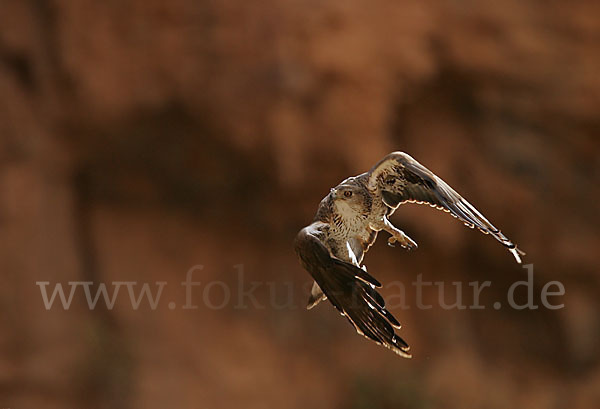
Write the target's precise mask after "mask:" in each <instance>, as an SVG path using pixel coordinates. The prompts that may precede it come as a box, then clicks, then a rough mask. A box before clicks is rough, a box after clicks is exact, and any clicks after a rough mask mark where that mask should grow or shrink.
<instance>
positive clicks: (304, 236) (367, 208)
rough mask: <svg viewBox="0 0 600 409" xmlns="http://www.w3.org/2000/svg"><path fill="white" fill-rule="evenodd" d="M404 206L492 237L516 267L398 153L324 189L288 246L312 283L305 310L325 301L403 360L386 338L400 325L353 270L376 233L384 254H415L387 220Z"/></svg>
mask: <svg viewBox="0 0 600 409" xmlns="http://www.w3.org/2000/svg"><path fill="white" fill-rule="evenodd" d="M404 203H419V204H428V205H430V206H432V207H435V208H437V209H439V210H443V211H445V212H448V213H450V214H451V215H452V216H454V217H456V218H457V219H459V220H460V221H462V222H463V223H464V224H465V225H466V226H468V227H471V228H477V229H478V230H479V231H481V232H483V233H485V234H489V235H491V236H492V237H494V238H495V239H496V240H498V241H499V242H500V243H501V244H502V245H503V246H504V247H506V248H507V249H508V250H509V251H510V252H511V253H512V255H513V256H514V258H515V259H516V261H517V262H518V263H521V256H522V255H524V254H525V253H523V252H522V251H521V250H519V249H517V247H516V246H515V244H513V243H512V242H511V241H510V240H509V239H508V238H507V237H506V236H505V235H504V234H502V233H501V232H500V230H498V229H497V228H496V227H494V225H492V223H490V221H489V220H488V219H486V218H485V216H483V215H482V214H481V213H480V212H479V211H478V210H477V209H475V207H473V205H471V204H470V203H469V202H467V201H466V200H465V199H464V198H463V197H462V196H461V195H459V194H458V193H457V192H456V191H455V190H454V189H452V188H451V187H450V186H449V185H448V184H447V183H446V182H444V181H443V180H442V179H440V178H439V177H438V176H436V175H435V174H434V173H433V172H431V171H430V170H429V169H427V168H426V167H425V166H423V165H421V164H420V163H419V162H417V161H416V160H415V159H413V158H412V157H411V156H410V155H408V154H406V153H404V152H392V153H390V154H389V155H387V156H386V157H384V158H383V159H382V160H381V161H379V162H378V163H377V164H376V165H375V166H373V168H371V170H369V171H368V172H366V173H363V174H361V175H358V176H353V177H350V178H348V179H346V180H344V181H342V182H341V183H340V184H339V185H337V186H336V187H334V188H333V189H331V191H330V192H329V194H328V195H327V196H325V198H324V199H323V200H322V201H321V203H320V204H319V208H318V210H317V214H316V216H315V219H314V220H313V222H312V224H310V225H309V226H307V227H305V228H303V229H302V230H300V232H299V233H298V235H297V236H296V240H295V243H294V245H295V250H296V253H297V254H298V256H299V258H300V261H301V264H302V266H303V267H304V268H305V269H306V270H307V271H308V272H309V273H310V274H311V276H312V277H313V279H314V280H315V282H314V284H313V287H312V290H311V294H310V298H309V300H308V306H307V308H308V309H311V308H312V307H314V306H315V305H317V304H318V303H319V302H320V301H322V300H325V299H329V301H330V302H331V303H332V304H333V306H334V307H335V308H336V309H337V310H338V311H339V312H340V313H341V314H342V315H344V316H345V317H346V318H347V319H348V320H349V321H350V323H351V324H352V325H353V326H354V328H355V329H356V331H357V332H358V333H359V334H361V335H363V336H365V337H366V338H369V339H371V340H373V341H375V342H376V343H378V344H380V345H383V346H385V347H387V348H389V349H391V350H392V351H394V352H396V353H397V354H398V355H400V356H403V357H406V358H410V357H411V355H410V353H409V352H408V351H409V346H408V344H407V343H406V342H405V341H404V340H403V339H402V338H401V337H399V336H398V335H397V334H396V333H395V331H394V329H395V328H396V329H399V328H400V323H399V322H398V321H397V320H396V318H394V316H393V315H392V314H391V313H390V312H389V311H388V310H387V309H386V308H385V302H384V300H383V297H382V296H381V295H380V294H379V293H378V292H377V290H376V288H377V287H381V284H380V283H379V281H377V279H375V278H374V277H373V276H372V275H370V274H369V273H368V272H367V269H366V267H365V266H364V265H362V266H361V264H362V261H363V258H364V254H365V253H366V252H367V251H368V250H369V247H371V245H372V244H373V243H374V242H375V239H376V238H377V233H378V232H379V231H381V230H385V231H386V232H388V233H389V234H390V235H391V236H390V237H389V238H388V244H389V245H390V246H394V245H395V244H396V243H399V244H400V245H401V246H402V247H404V248H406V249H409V250H410V249H412V248H416V247H417V243H415V242H414V241H413V240H412V239H411V238H410V237H408V236H407V235H406V234H405V233H404V232H403V231H402V230H400V229H398V228H396V227H395V226H394V225H392V223H391V222H390V221H389V220H388V217H389V216H390V215H392V213H394V211H395V210H396V209H397V208H398V206H400V205H401V204H404Z"/></svg>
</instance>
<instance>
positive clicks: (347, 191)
mask: <svg viewBox="0 0 600 409" xmlns="http://www.w3.org/2000/svg"><path fill="white" fill-rule="evenodd" d="M344 196H346V197H350V196H352V192H351V191H349V190H346V191H345V192H344Z"/></svg>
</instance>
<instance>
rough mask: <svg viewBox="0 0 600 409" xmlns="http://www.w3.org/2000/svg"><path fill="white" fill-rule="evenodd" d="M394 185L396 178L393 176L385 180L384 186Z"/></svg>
mask: <svg viewBox="0 0 600 409" xmlns="http://www.w3.org/2000/svg"><path fill="white" fill-rule="evenodd" d="M394 183H396V178H395V177H393V176H389V177H387V178H385V184H386V185H390V186H391V185H393V184H394Z"/></svg>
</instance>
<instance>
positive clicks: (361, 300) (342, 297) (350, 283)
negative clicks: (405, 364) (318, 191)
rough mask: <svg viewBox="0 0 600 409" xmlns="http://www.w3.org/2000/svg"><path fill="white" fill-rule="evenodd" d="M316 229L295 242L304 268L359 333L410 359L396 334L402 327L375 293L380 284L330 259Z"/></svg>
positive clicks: (360, 271) (306, 230)
mask: <svg viewBox="0 0 600 409" xmlns="http://www.w3.org/2000/svg"><path fill="white" fill-rule="evenodd" d="M316 233H317V232H316V230H315V229H314V228H313V226H312V225H311V226H308V227H305V228H304V229H302V230H301V231H300V233H298V236H297V237H296V241H295V249H296V253H297V254H298V256H299V257H300V260H301V262H302V265H303V267H304V268H305V269H306V270H307V271H308V272H309V273H310V274H311V276H312V277H313V278H314V279H315V281H316V282H317V284H319V287H321V289H322V290H323V293H324V294H325V295H326V296H327V299H329V301H330V302H331V303H332V304H333V305H334V307H335V308H336V309H337V310H338V311H339V312H340V313H341V314H342V315H344V316H345V317H346V318H348V320H349V321H350V323H352V325H353V326H354V328H355V329H356V331H357V332H358V333H359V334H361V335H364V336H365V337H367V338H369V339H371V340H373V341H375V342H376V343H377V344H380V345H383V346H385V347H387V348H389V349H391V350H392V351H394V352H395V353H397V354H398V355H400V356H403V357H405V358H410V357H411V355H410V354H409V353H408V352H407V351H408V349H409V347H408V344H407V343H406V342H405V341H404V340H403V339H402V338H400V337H399V336H398V335H396V333H395V332H394V327H396V328H400V324H399V323H398V321H397V320H396V318H394V316H393V315H392V314H390V312H389V311H388V310H386V309H385V302H384V300H383V297H381V295H380V294H379V293H378V292H377V291H376V290H375V287H381V284H380V283H379V282H378V281H377V280H376V279H375V278H374V277H372V276H371V275H370V274H368V273H367V272H366V271H364V270H362V269H360V268H358V267H356V266H354V265H352V264H350V263H347V262H345V261H342V260H339V259H337V258H334V257H331V255H330V254H329V251H328V250H327V248H326V247H325V246H324V245H323V243H321V241H320V240H319V238H318V236H317V234H316Z"/></svg>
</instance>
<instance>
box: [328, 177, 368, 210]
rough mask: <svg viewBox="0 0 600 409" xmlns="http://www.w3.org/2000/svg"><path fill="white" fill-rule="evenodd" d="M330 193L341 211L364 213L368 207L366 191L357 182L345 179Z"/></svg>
mask: <svg viewBox="0 0 600 409" xmlns="http://www.w3.org/2000/svg"><path fill="white" fill-rule="evenodd" d="M329 194H330V195H331V198H332V199H333V202H334V204H335V206H336V207H337V209H338V211H339V212H340V213H346V212H358V213H363V212H364V211H365V210H366V208H367V207H368V203H367V202H368V196H367V194H366V191H365V189H364V188H363V187H362V186H361V185H359V184H357V183H352V182H346V181H344V182H342V183H340V184H339V185H337V186H336V187H334V188H333V189H331V191H330V193H329Z"/></svg>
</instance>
